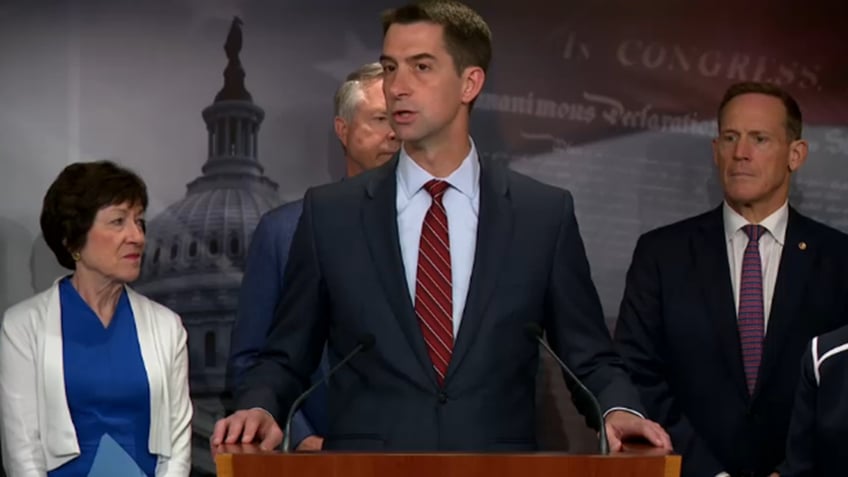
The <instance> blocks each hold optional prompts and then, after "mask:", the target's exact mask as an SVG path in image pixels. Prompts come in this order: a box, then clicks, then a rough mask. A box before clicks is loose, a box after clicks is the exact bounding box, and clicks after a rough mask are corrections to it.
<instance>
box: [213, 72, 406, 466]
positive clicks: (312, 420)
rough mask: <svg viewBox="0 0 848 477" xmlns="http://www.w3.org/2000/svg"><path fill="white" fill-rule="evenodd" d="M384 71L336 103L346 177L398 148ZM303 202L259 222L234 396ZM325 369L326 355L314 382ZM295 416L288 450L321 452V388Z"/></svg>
mask: <svg viewBox="0 0 848 477" xmlns="http://www.w3.org/2000/svg"><path fill="white" fill-rule="evenodd" d="M382 75H383V68H382V66H381V65H380V64H379V63H369V64H366V65H363V66H362V67H360V68H359V69H357V70H356V71H354V72H352V73H351V74H350V75H348V77H347V79H346V80H345V82H344V83H342V84H341V86H340V87H339V89H338V90H337V91H336V94H335V98H334V107H335V119H334V130H335V132H336V136H337V137H338V138H339V141H340V142H341V144H342V149H343V150H344V158H345V164H346V176H347V177H352V176H355V175H357V174H359V173H361V172H364V171H366V170H369V169H373V168H375V167H377V166H380V165H382V164H384V163H385V162H386V161H388V160H389V159H391V157H392V156H393V155H394V154H395V153H396V152H397V151H398V149H399V147H400V144H399V142H398V141H397V139H396V138H395V134H394V132H393V131H392V128H391V126H390V125H389V120H388V115H387V113H386V100H385V97H384V96H383V79H382ZM302 210H303V201H302V200H297V201H294V202H289V203H287V204H284V205H282V206H280V207H277V208H275V209H273V210H271V211H269V212H267V213H266V214H265V215H263V216H262V218H261V219H260V221H259V225H257V227H256V230H255V231H254V233H253V240H252V241H251V243H250V249H249V251H248V255H247V261H246V264H245V270H244V278H243V279H242V283H241V290H240V292H239V303H238V311H237V314H236V320H235V323H234V324H233V331H232V336H231V338H230V358H229V360H228V361H227V389H228V391H230V392H234V391H235V390H236V389H237V388H238V387H239V386H240V385H241V382H242V379H243V378H244V375H245V372H246V371H247V369H248V368H249V367H250V366H251V365H253V363H254V362H255V361H256V358H257V356H258V355H259V353H260V351H261V350H262V347H263V346H264V344H265V339H266V336H267V334H268V330H269V329H270V327H271V321H272V319H273V317H274V309H275V308H276V306H277V302H278V301H279V299H280V296H281V295H282V290H283V287H285V286H286V284H285V283H284V282H283V271H284V270H285V268H286V262H287V261H288V253H289V247H290V246H291V241H292V237H293V236H294V231H295V228H296V227H297V222H298V220H299V218H300V214H301V212H302ZM325 370H326V356H325V357H324V359H322V362H321V369H319V370H318V371H316V374H315V375H314V376H313V380H315V379H320V378H321V376H322V374H323V372H324V371H325ZM318 391H319V392H316V393H314V394H313V395H312V396H311V397H310V398H309V399H308V400H307V401H306V403H305V404H304V406H303V408H302V410H301V411H299V412H298V413H297V414H295V417H294V421H293V422H292V436H291V442H292V445H293V446H294V447H295V448H296V449H297V450H301V451H315V450H320V449H321V447H322V445H323V437H322V436H323V435H324V434H325V432H326V428H327V416H326V412H327V411H326V408H327V405H326V400H327V396H326V392H325V390H324V389H323V388H322V389H319V390H318Z"/></svg>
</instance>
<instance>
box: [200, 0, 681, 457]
mask: <svg viewBox="0 0 848 477" xmlns="http://www.w3.org/2000/svg"><path fill="white" fill-rule="evenodd" d="M383 28H384V39H383V52H382V55H381V63H382V65H383V69H384V78H383V90H384V93H385V96H386V103H387V106H388V110H389V114H390V118H391V122H392V127H393V129H394V130H395V133H396V134H397V136H398V138H399V139H400V140H401V141H402V147H401V151H400V153H399V154H398V155H397V156H396V157H395V158H394V159H393V160H392V161H390V162H389V163H387V164H386V165H384V166H382V167H379V168H377V169H375V170H373V171H369V172H367V173H365V174H361V175H359V176H357V177H355V178H353V179H351V180H348V181H343V182H340V183H337V184H330V185H327V186H323V187H317V188H313V189H310V190H309V191H308V192H307V193H306V197H305V198H304V204H303V214H302V216H301V219H300V222H299V224H298V227H297V231H296V232H295V237H294V241H293V242H292V248H291V253H290V257H289V264H288V267H287V268H286V274H285V280H286V282H287V286H286V290H285V292H284V295H283V299H282V303H281V305H280V307H279V308H278V310H277V316H276V319H275V321H274V324H273V328H272V331H271V335H270V336H269V344H268V346H267V347H266V348H265V349H264V350H263V352H262V353H261V355H260V356H259V360H258V364H257V365H256V366H255V367H254V368H252V369H251V370H250V372H249V373H248V375H247V376H246V378H245V382H244V384H243V386H241V388H240V389H239V390H238V391H237V395H236V403H237V408H238V409H240V410H239V411H237V412H236V413H234V414H233V415H231V416H229V417H227V418H225V419H222V420H220V421H219V422H218V423H217V424H216V426H215V431H214V433H213V436H212V444H213V446H215V445H218V444H221V443H224V442H226V443H234V442H252V441H260V442H261V446H262V447H265V448H270V447H273V446H275V445H277V444H278V443H279V442H280V441H281V439H282V433H281V431H280V428H279V426H278V422H282V421H283V420H284V418H285V416H286V413H287V412H288V409H289V406H291V404H292V403H293V402H294V401H295V399H296V397H297V396H298V395H299V394H300V393H301V392H302V391H303V390H304V388H305V386H306V385H307V384H308V382H309V374H310V373H311V371H312V370H313V369H314V368H315V367H316V366H317V364H318V361H319V359H320V357H321V348H322V346H323V344H324V343H327V352H328V358H329V361H330V364H331V365H334V364H336V363H338V362H339V361H340V360H341V359H342V358H343V357H345V356H348V355H349V354H350V353H351V351H352V350H354V349H356V348H358V347H361V346H362V344H363V343H365V342H371V343H369V344H372V346H371V347H370V348H371V349H369V350H368V351H365V352H362V353H359V354H358V355H356V356H355V357H353V359H351V360H350V361H349V362H348V363H347V364H346V365H345V366H344V367H342V368H340V369H339V371H338V372H337V373H336V374H335V375H334V376H333V377H332V379H331V381H330V384H331V386H330V391H329V430H328V432H327V436H326V439H325V441H324V448H325V449H330V450H340V449H343V450H348V451H381V450H389V451H394V450H398V451H419V450H420V451H428V450H431V451H437V450H444V451H506V452H515V451H532V450H535V449H536V448H537V443H536V429H535V391H536V388H535V384H536V373H537V370H538V361H539V346H538V343H537V342H536V341H535V340H533V339H530V338H529V337H528V336H527V333H526V332H525V331H526V330H527V329H529V328H534V327H538V328H542V329H544V330H545V331H546V333H547V338H548V340H549V341H550V342H551V345H552V347H553V349H554V350H555V351H556V352H557V354H559V355H560V356H561V357H562V358H563V359H564V361H565V362H566V363H568V365H569V366H570V367H571V368H572V369H573V370H574V372H575V374H576V375H577V376H578V377H579V378H580V379H581V380H582V381H583V382H584V383H585V385H586V386H587V387H588V388H589V389H590V390H591V391H592V392H593V393H594V394H595V395H596V396H597V399H598V401H599V402H600V407H601V410H602V413H603V422H601V423H599V424H600V425H605V427H606V429H607V431H608V434H609V440H610V447H611V448H612V449H613V450H616V449H620V448H621V443H622V440H624V439H626V438H630V437H639V438H644V439H647V440H648V441H650V442H651V443H653V444H654V445H656V446H659V447H662V448H666V449H668V448H670V442H669V438H668V435H667V434H666V433H665V431H663V429H662V428H661V427H660V426H659V425H657V424H656V423H654V422H652V421H650V420H648V419H645V418H644V417H643V416H644V412H643V409H642V404H641V402H640V399H639V396H638V392H637V391H636V389H635V388H634V387H633V385H632V384H631V382H630V379H629V377H628V375H627V371H626V370H625V368H624V365H623V362H622V359H621V358H620V357H619V356H618V355H617V354H616V353H615V351H614V350H613V344H612V339H611V337H610V335H609V332H608V330H607V328H606V325H605V323H604V318H603V312H602V309H601V304H600V300H599V298H598V294H597V291H596V290H595V286H594V284H593V283H592V280H591V275H590V271H589V264H588V261H587V259H586V253H585V250H584V247H583V242H582V239H581V237H580V232H579V230H578V228H577V222H576V219H575V215H574V206H573V200H572V197H571V194H569V193H568V192H567V191H564V190H562V189H558V188H555V187H551V186H547V185H544V184H542V183H540V182H536V181H534V180H532V179H530V178H528V177H525V176H522V175H520V174H518V173H515V172H513V171H510V170H508V169H506V168H504V167H501V166H498V165H496V164H489V163H486V162H482V161H480V160H479V158H478V155H477V149H476V147H475V145H474V142H473V141H472V139H471V138H470V136H469V114H470V111H471V108H472V105H473V103H474V100H475V98H477V96H478V94H479V93H480V90H481V89H482V87H483V83H484V81H485V78H486V69H487V67H488V64H489V60H490V57H491V33H490V31H489V27H488V25H487V24H486V23H485V22H484V21H483V19H482V18H481V17H480V16H479V15H478V14H477V13H476V12H474V11H473V10H471V9H470V8H468V7H467V6H465V5H463V4H461V3H458V2H455V1H450V0H442V1H439V0H436V1H423V2H421V3H417V4H412V5H407V6H404V7H401V8H397V9H394V10H390V11H388V12H386V13H385V14H384V17H383ZM365 338H367V339H365Z"/></svg>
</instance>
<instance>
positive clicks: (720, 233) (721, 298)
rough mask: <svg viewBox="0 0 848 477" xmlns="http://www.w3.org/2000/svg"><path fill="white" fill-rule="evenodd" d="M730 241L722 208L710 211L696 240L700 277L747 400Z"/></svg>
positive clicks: (722, 347) (710, 315)
mask: <svg viewBox="0 0 848 477" xmlns="http://www.w3.org/2000/svg"><path fill="white" fill-rule="evenodd" d="M726 242H727V240H726V238H725V235H724V223H723V219H722V212H721V207H719V208H717V209H716V210H714V211H713V212H712V213H709V214H708V215H707V216H706V217H705V218H704V222H703V223H702V224H701V227H700V230H698V232H697V233H696V235H695V237H694V240H693V250H692V253H693V256H694V259H695V264H696V266H695V268H696V271H697V273H696V276H698V277H700V280H701V288H702V292H703V295H704V300H705V302H706V309H707V317H708V318H709V319H710V321H711V322H712V324H713V326H714V328H715V330H716V333H717V335H718V340H719V348H720V350H721V353H720V354H721V356H722V359H723V360H724V362H725V364H726V365H727V367H728V371H729V372H730V375H731V377H732V379H733V381H734V382H735V383H736V384H737V386H736V387H737V390H738V391H739V392H740V393H741V394H742V396H743V397H744V399H745V400H746V401H747V400H748V399H749V395H748V388H747V385H746V383H745V372H744V370H743V368H742V351H741V344H740V342H739V328H738V325H737V321H736V305H735V302H734V299H733V287H732V284H731V281H730V266H729V264H728V259H727V243H726Z"/></svg>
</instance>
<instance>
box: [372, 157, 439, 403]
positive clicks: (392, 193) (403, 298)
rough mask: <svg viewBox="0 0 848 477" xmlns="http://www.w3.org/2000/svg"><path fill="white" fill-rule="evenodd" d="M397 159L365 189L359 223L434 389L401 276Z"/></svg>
mask: <svg viewBox="0 0 848 477" xmlns="http://www.w3.org/2000/svg"><path fill="white" fill-rule="evenodd" d="M397 161H398V160H397V156H395V159H394V160H393V161H390V162H389V163H388V164H386V165H385V166H382V167H381V168H380V169H379V170H377V171H375V173H374V177H372V178H371V180H370V181H369V182H368V184H367V185H366V194H367V197H366V199H365V202H364V205H363V210H362V221H363V225H364V229H365V234H366V236H367V238H368V248H369V250H370V252H371V258H372V260H373V261H374V267H375V269H376V270H377V276H378V277H379V280H380V282H381V283H382V285H383V289H384V290H385V292H386V299H387V300H388V301H389V304H390V305H391V308H392V311H393V312H394V313H393V314H394V316H395V318H396V319H397V321H398V324H399V325H400V327H401V329H402V330H403V333H404V335H406V339H407V341H409V345H410V347H411V348H412V351H413V353H414V354H415V356H416V358H417V359H418V361H419V362H420V364H421V366H422V367H423V368H424V371H425V374H426V375H427V376H429V379H430V381H432V384H433V385H434V386H435V385H436V377H435V373H434V372H433V365H432V363H431V362H430V357H429V356H428V355H427V347H426V345H425V344H424V337H423V336H422V334H421V329H420V327H419V325H418V319H417V318H416V317H415V309H414V308H413V304H412V300H411V299H410V297H409V286H408V284H407V281H406V274H405V273H404V267H403V258H402V257H401V251H400V240H399V238H398V228H397V177H396V175H395V169H396V167H397Z"/></svg>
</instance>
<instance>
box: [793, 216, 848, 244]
mask: <svg viewBox="0 0 848 477" xmlns="http://www.w3.org/2000/svg"><path fill="white" fill-rule="evenodd" d="M790 214H791V215H790V217H791V218H792V219H793V220H795V221H796V222H797V223H798V225H799V226H800V227H802V230H803V233H804V234H805V235H808V236H809V237H810V238H811V239H813V240H816V241H817V242H818V243H820V244H821V245H822V246H825V247H833V248H834V250H833V251H837V252H839V253H840V254H843V255H845V254H848V234H846V233H844V232H842V231H840V230H837V229H835V228H833V227H831V226H829V225H827V224H824V223H822V222H819V221H817V220H814V219H812V218H810V217H807V216H806V215H803V214H801V213H800V212H795V211H794V209H792V210H791V211H790Z"/></svg>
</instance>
